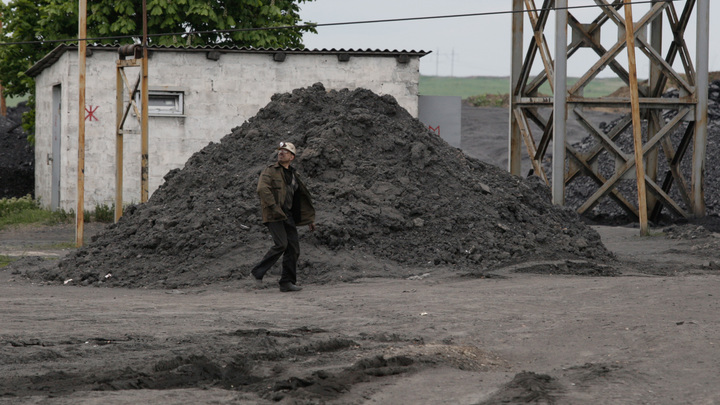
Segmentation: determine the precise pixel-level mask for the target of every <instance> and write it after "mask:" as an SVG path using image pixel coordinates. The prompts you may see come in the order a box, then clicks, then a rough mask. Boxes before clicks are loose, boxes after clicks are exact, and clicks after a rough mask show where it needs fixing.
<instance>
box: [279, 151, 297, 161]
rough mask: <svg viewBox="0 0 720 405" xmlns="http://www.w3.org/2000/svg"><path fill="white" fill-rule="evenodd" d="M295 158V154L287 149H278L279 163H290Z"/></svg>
mask: <svg viewBox="0 0 720 405" xmlns="http://www.w3.org/2000/svg"><path fill="white" fill-rule="evenodd" d="M294 159H295V155H293V154H292V153H290V152H289V151H288V150H286V149H280V150H278V163H280V164H290V162H292V161H293V160H294Z"/></svg>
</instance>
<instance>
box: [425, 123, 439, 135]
mask: <svg viewBox="0 0 720 405" xmlns="http://www.w3.org/2000/svg"><path fill="white" fill-rule="evenodd" d="M428 128H430V130H431V131H433V132H435V133H436V134H438V135H440V125H438V126H437V127H435V128H433V127H432V125H428Z"/></svg>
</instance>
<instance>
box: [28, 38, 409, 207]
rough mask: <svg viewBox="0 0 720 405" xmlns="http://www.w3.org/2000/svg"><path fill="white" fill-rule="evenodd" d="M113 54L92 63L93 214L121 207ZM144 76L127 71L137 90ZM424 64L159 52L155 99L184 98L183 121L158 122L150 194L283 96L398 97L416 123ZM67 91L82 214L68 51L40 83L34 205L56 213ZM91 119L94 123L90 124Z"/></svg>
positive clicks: (134, 180) (153, 123)
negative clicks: (176, 94) (57, 93)
mask: <svg viewBox="0 0 720 405" xmlns="http://www.w3.org/2000/svg"><path fill="white" fill-rule="evenodd" d="M116 60H117V53H116V52H115V51H114V50H112V51H111V50H95V51H94V52H93V54H92V56H90V57H88V58H87V68H86V70H87V72H86V109H88V110H90V111H93V113H92V117H86V120H85V143H86V145H85V148H86V149H85V207H86V209H91V210H92V209H94V208H95V206H96V205H99V204H107V205H108V206H109V205H111V204H112V203H113V202H114V200H115V129H114V128H115V82H116V73H115V64H116ZM139 71H140V69H139V68H126V69H125V72H126V74H127V75H128V77H129V78H130V80H131V81H134V80H135V78H136V75H137V74H138V72H139ZM418 80H419V58H417V57H412V58H410V62H409V63H406V64H400V63H398V62H397V60H396V58H394V57H379V56H352V57H351V58H350V60H349V61H347V62H339V61H338V59H337V56H335V55H315V54H287V56H286V59H285V61H284V62H275V61H274V60H273V55H272V54H259V53H225V54H222V56H221V57H220V59H219V60H217V61H213V60H210V59H207V57H206V53H205V52H187V51H185V52H180V51H167V50H163V51H155V52H152V55H151V58H150V61H149V73H148V82H149V86H150V89H151V90H152V89H158V90H161V89H169V90H182V91H183V92H184V98H185V100H184V107H185V114H184V116H183V117H159V116H150V119H149V124H148V125H149V137H150V138H149V139H150V140H149V188H150V193H152V191H153V190H155V189H157V188H158V187H159V186H160V185H161V184H162V182H163V176H165V174H166V173H167V172H168V171H170V170H172V169H175V168H181V167H182V166H183V165H184V164H185V162H186V161H187V159H188V158H189V157H190V156H191V155H192V154H193V153H194V152H196V151H198V150H200V149H202V148H203V147H205V146H206V145H207V144H208V143H209V142H217V141H219V140H220V139H221V138H223V137H224V136H225V135H227V134H229V133H230V132H231V129H232V128H234V127H237V126H239V125H241V124H242V123H243V122H244V121H246V120H247V119H249V118H251V117H253V116H254V115H255V114H256V113H257V111H258V110H259V109H260V108H262V107H264V106H265V105H266V104H267V103H269V102H270V98H271V97H272V95H273V94H275V93H283V92H289V91H292V90H293V89H296V88H300V87H307V86H311V85H312V84H314V83H317V82H321V83H323V85H324V86H325V88H327V89H338V90H339V89H343V88H348V89H355V88H359V87H362V88H367V89H370V90H372V91H374V92H375V93H378V94H380V95H384V94H390V95H392V96H394V97H395V98H396V99H397V101H398V103H399V104H400V105H401V106H403V107H404V108H405V109H407V110H408V111H409V112H410V114H412V115H413V116H416V117H417V114H418ZM57 83H61V84H62V86H63V109H62V114H63V117H62V120H63V124H62V154H63V156H62V162H63V163H62V176H61V192H60V206H61V208H63V209H75V206H76V193H77V192H76V183H77V160H78V156H77V134H78V106H77V100H78V88H77V87H78V86H77V83H78V73H77V52H76V51H67V52H65V53H64V54H63V55H62V56H61V57H60V59H59V60H58V61H57V62H55V63H54V64H53V65H52V66H50V67H48V68H47V69H45V70H43V71H42V72H41V73H40V74H39V75H38V76H37V77H36V90H37V116H36V139H37V141H36V148H35V154H36V161H37V162H39V164H37V165H36V174H35V176H36V181H35V195H36V196H37V197H40V199H41V201H42V203H43V204H44V205H45V206H49V203H50V191H51V179H50V177H51V166H50V165H49V164H47V165H46V164H45V162H46V156H47V154H48V153H52V133H51V131H52V129H51V127H52V125H51V124H52V121H51V118H52V112H51V102H52V87H53V85H55V84H57ZM86 115H88V114H86ZM124 127H125V129H126V131H127V130H128V129H130V130H131V131H128V132H132V133H126V134H125V135H124V151H123V154H124V159H123V160H124V164H123V178H124V182H123V200H124V202H125V203H131V202H139V200H140V127H139V125H138V123H137V119H136V118H135V115H134V114H132V113H131V115H130V116H129V117H128V119H127V121H126V124H125V126H124Z"/></svg>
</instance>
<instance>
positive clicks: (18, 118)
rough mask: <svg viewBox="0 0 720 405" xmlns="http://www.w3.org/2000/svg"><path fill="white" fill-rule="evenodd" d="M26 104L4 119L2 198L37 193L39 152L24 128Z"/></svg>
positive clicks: (0, 127) (0, 124)
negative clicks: (36, 181) (36, 158)
mask: <svg viewBox="0 0 720 405" xmlns="http://www.w3.org/2000/svg"><path fill="white" fill-rule="evenodd" d="M27 110H28V108H27V106H26V104H25V103H20V104H19V105H18V106H17V107H8V109H7V116H5V117H3V116H1V115H0V198H12V197H24V196H26V195H28V194H30V195H33V194H34V192H35V152H34V149H33V147H32V146H31V145H30V143H28V141H27V133H25V131H24V130H23V128H22V115H23V113H24V112H25V111H27Z"/></svg>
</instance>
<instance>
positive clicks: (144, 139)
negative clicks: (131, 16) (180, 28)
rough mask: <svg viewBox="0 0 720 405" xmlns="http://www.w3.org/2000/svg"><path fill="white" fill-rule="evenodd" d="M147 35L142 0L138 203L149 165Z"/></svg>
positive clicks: (144, 198)
mask: <svg viewBox="0 0 720 405" xmlns="http://www.w3.org/2000/svg"><path fill="white" fill-rule="evenodd" d="M147 46H148V33H147V0H143V39H142V85H141V87H142V92H141V97H142V123H141V131H142V134H141V135H140V138H141V141H140V142H141V146H140V154H141V169H140V176H141V177H140V182H141V183H142V184H141V185H140V187H141V188H140V202H141V203H145V202H147V200H148V194H149V192H148V190H149V186H148V183H149V180H148V177H149V170H150V169H149V167H148V165H149V163H148V153H149V151H148V149H149V147H148V144H149V142H148V107H149V106H148V99H149V96H148V49H147Z"/></svg>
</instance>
